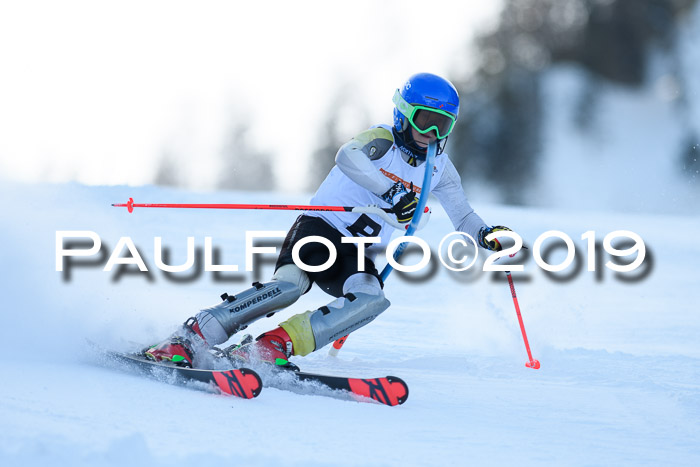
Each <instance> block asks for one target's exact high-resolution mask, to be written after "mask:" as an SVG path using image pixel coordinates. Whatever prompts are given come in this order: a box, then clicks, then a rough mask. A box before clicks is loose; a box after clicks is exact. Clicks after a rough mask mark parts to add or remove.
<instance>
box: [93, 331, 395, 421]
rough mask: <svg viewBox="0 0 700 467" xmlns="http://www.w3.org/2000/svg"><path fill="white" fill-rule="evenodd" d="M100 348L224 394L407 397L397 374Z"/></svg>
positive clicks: (144, 369)
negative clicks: (330, 371) (192, 364)
mask: <svg viewBox="0 0 700 467" xmlns="http://www.w3.org/2000/svg"><path fill="white" fill-rule="evenodd" d="M93 345H95V344H93ZM95 346H96V345H95ZM99 351H100V353H101V354H102V355H103V356H104V357H105V359H106V360H107V361H108V362H110V363H116V364H118V365H120V366H122V367H126V368H129V369H133V370H137V371H138V372H140V373H142V374H145V375H147V376H151V377H154V378H156V379H158V380H160V381H164V382H168V383H171V384H176V385H185V384H186V383H188V382H192V381H198V382H202V383H207V384H209V385H210V386H213V387H214V388H216V389H218V390H219V391H220V392H221V393H223V394H229V395H232V396H236V397H240V398H243V399H252V398H254V397H257V396H258V395H259V394H260V392H261V391H262V388H263V386H266V387H271V388H275V389H280V390H283V391H290V392H297V393H301V394H307V395H322V396H330V397H334V396H338V395H339V394H345V395H346V397H347V396H350V397H351V398H352V399H353V400H355V401H358V402H369V401H374V402H377V403H379V404H384V405H387V406H390V407H393V406H396V405H401V404H403V403H404V402H406V400H407V399H408V385H407V384H406V383H405V382H404V381H403V380H402V379H401V378H398V377H396V376H384V377H379V378H352V377H346V376H333V375H324V374H316V373H308V372H304V371H299V370H297V369H295V368H283V367H276V366H274V365H265V366H263V367H261V368H259V372H256V371H255V370H252V369H250V368H231V369H224V370H208V369H198V368H185V367H180V366H175V365H172V364H169V363H165V362H154V361H152V360H149V359H147V358H146V357H144V356H143V355H139V354H135V353H124V352H118V351H113V350H105V349H99ZM226 362H228V360H226ZM256 368H257V367H256Z"/></svg>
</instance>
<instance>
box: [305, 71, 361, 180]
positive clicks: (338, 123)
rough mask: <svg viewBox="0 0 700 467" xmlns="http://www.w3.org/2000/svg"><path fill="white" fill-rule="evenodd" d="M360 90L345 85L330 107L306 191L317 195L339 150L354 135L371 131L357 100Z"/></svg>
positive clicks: (312, 157)
mask: <svg viewBox="0 0 700 467" xmlns="http://www.w3.org/2000/svg"><path fill="white" fill-rule="evenodd" d="M356 94H357V90H356V89H355V87H354V86H352V84H349V83H347V82H346V83H344V84H343V85H341V86H340V87H339V88H338V90H337V91H336V93H335V95H334V97H333V99H332V100H331V102H330V104H329V108H328V111H327V112H326V113H325V114H324V115H326V116H327V117H326V120H325V121H324V122H323V125H322V127H321V133H320V136H319V138H318V140H319V146H318V147H317V149H315V150H314V151H313V153H312V154H311V163H310V164H309V167H310V169H309V178H308V185H307V188H308V189H309V190H311V191H316V189H317V188H318V186H319V185H320V184H321V182H322V181H323V180H324V179H325V178H326V176H327V175H328V172H330V171H331V169H332V168H333V166H334V165H335V155H336V154H337V153H338V149H339V148H340V146H342V145H343V144H345V143H346V142H347V141H349V140H350V139H351V138H352V137H353V136H354V135H355V134H357V133H359V132H361V131H363V130H365V129H366V128H368V127H369V123H368V121H369V118H368V116H367V112H366V110H365V109H364V108H362V107H360V106H359V103H358V102H359V101H360V99H357V98H355V96H356Z"/></svg>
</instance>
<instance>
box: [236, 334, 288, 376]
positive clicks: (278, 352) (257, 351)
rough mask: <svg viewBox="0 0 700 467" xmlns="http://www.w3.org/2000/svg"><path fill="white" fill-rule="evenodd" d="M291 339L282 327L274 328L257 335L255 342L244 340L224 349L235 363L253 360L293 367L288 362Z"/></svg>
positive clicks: (253, 361)
mask: <svg viewBox="0 0 700 467" xmlns="http://www.w3.org/2000/svg"><path fill="white" fill-rule="evenodd" d="M292 351H293V345H292V339H291V338H290V337H289V334H287V331H285V330H284V329H282V328H276V329H273V330H272V331H268V332H266V333H264V334H261V335H260V336H258V338H257V339H256V340H255V342H250V341H248V342H246V340H244V341H243V343H241V344H239V345H236V346H232V347H229V348H228V349H226V350H225V353H226V355H227V356H228V358H229V359H230V360H231V361H232V362H234V363H235V364H250V363H255V362H263V363H272V364H273V365H277V366H282V367H289V368H295V367H296V365H294V364H293V363H290V362H289V360H288V359H289V357H291V356H292Z"/></svg>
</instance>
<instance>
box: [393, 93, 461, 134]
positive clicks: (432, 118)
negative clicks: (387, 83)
mask: <svg viewBox="0 0 700 467" xmlns="http://www.w3.org/2000/svg"><path fill="white" fill-rule="evenodd" d="M393 101H394V105H395V106H396V108H397V109H399V112H401V113H402V114H403V115H405V116H406V118H408V121H409V123H410V124H411V126H412V127H413V128H414V129H415V130H416V131H417V132H418V133H420V134H421V135H424V134H426V133H428V132H431V131H435V133H436V134H437V137H438V139H444V138H447V136H448V135H449V134H450V133H451V132H452V128H454V126H455V121H456V120H457V119H456V118H455V116H454V115H452V114H451V113H449V112H445V111H444V110H439V109H433V108H432V107H426V106H424V105H412V104H409V103H408V102H406V99H404V98H403V96H402V95H401V92H400V91H399V90H398V89H397V90H396V93H394V99H393Z"/></svg>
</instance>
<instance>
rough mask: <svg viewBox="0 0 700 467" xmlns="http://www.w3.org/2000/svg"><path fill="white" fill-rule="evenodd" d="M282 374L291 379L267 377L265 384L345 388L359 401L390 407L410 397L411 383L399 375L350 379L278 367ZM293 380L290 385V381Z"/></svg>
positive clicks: (279, 387)
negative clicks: (305, 384) (409, 384)
mask: <svg viewBox="0 0 700 467" xmlns="http://www.w3.org/2000/svg"><path fill="white" fill-rule="evenodd" d="M277 373H280V375H281V376H285V375H289V376H290V377H291V378H292V381H291V382H290V381H288V380H286V378H284V377H283V378H279V379H277V378H269V379H268V378H265V377H263V379H264V381H265V385H266V386H268V387H272V388H275V389H282V390H292V389H293V387H294V385H295V384H296V385H300V384H303V383H307V384H308V383H310V384H318V385H321V386H323V387H325V388H328V389H332V390H336V391H344V392H346V393H349V394H350V395H352V396H360V398H356V399H355V400H358V401H366V400H373V401H375V402H378V403H380V404H384V405H388V406H390V407H393V406H396V405H401V404H403V403H404V402H406V399H408V385H407V384H406V382H405V381H404V380H402V379H401V378H398V377H396V376H385V377H382V378H350V377H345V376H332V375H323V374H316V373H307V372H304V371H295V370H291V369H290V370H285V369H282V370H278V371H277ZM290 383H291V384H290Z"/></svg>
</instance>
